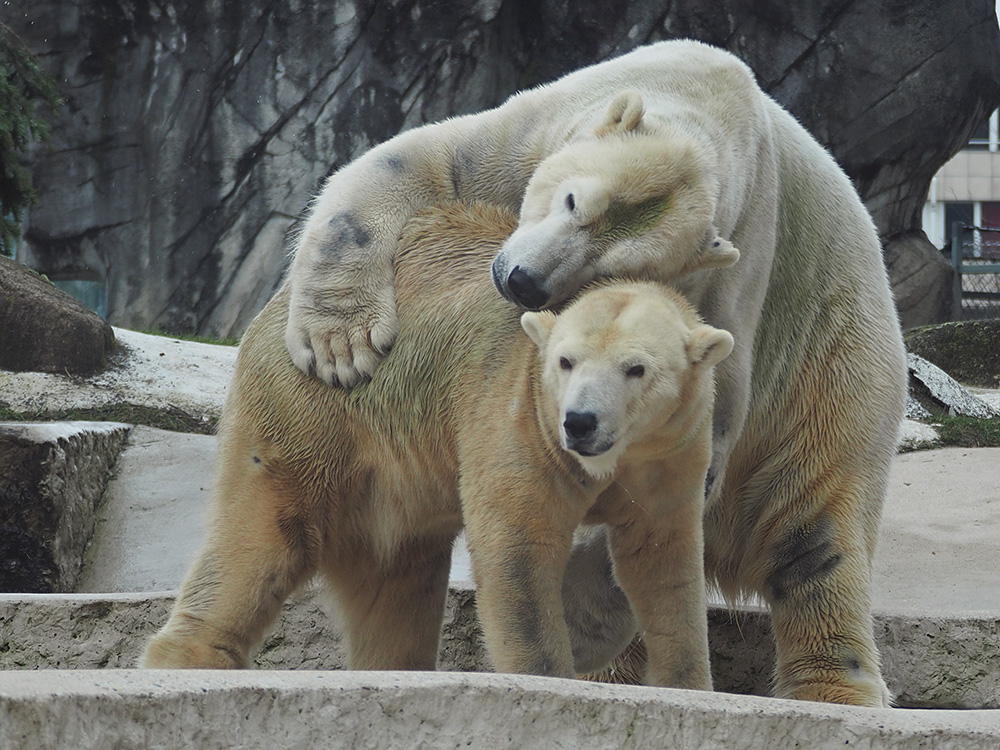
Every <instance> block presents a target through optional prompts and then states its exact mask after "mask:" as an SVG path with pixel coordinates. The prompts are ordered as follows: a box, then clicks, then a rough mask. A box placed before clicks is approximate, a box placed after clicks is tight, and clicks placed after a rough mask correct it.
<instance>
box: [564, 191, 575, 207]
mask: <svg viewBox="0 0 1000 750" xmlns="http://www.w3.org/2000/svg"><path fill="white" fill-rule="evenodd" d="M566 208H567V209H568V210H569V211H571V212H572V211H575V210H576V198H574V197H573V194H572V193H567V194H566Z"/></svg>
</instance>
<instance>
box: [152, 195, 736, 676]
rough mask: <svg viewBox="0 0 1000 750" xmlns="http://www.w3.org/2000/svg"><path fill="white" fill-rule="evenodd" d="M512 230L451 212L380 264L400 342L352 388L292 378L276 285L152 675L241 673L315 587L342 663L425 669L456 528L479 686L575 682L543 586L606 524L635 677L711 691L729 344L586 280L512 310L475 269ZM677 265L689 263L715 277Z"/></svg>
mask: <svg viewBox="0 0 1000 750" xmlns="http://www.w3.org/2000/svg"><path fill="white" fill-rule="evenodd" d="M513 226H514V225H513V218H512V216H510V215H509V214H504V213H502V212H498V211H496V210H492V209H485V208H482V207H471V208H470V207H464V206H461V205H458V204H450V205H448V206H446V207H444V208H440V209H436V210H434V211H431V212H428V213H427V214H425V215H422V216H420V217H418V218H416V219H414V220H413V221H412V222H411V223H410V225H409V229H408V230H407V231H406V233H405V235H404V238H403V240H402V250H401V253H400V254H399V256H398V258H397V269H396V277H397V297H398V300H399V311H400V322H401V325H402V333H401V335H400V338H399V341H398V343H397V346H396V349H395V351H394V352H393V353H392V355H391V356H390V357H389V358H388V359H387V360H386V361H385V363H384V364H383V366H382V367H380V368H379V370H378V371H377V372H376V374H375V377H374V379H373V380H372V381H371V382H370V383H368V384H366V385H364V386H359V387H358V388H356V389H354V390H351V391H344V390H340V389H332V388H329V387H327V386H326V385H325V384H322V383H320V382H319V381H317V380H315V379H312V378H308V377H306V376H304V375H303V374H302V373H301V372H300V371H298V370H297V369H295V367H294V366H293V365H292V364H291V362H289V361H288V359H287V355H286V354H285V352H284V346H283V337H282V332H283V330H284V326H285V320H286V317H287V314H288V296H289V295H288V288H287V287H285V288H283V289H282V290H280V291H279V292H278V294H277V296H276V297H275V298H274V300H272V302H271V303H270V304H269V305H268V306H267V307H266V308H265V310H264V311H263V312H262V313H261V314H260V316H259V317H258V318H257V319H256V320H255V321H254V323H253V325H252V326H251V327H250V329H249V331H248V332H247V334H246V337H245V338H244V340H243V343H242V345H241V347H240V353H239V357H238V361H237V372H236V375H235V379H234V381H233V383H232V386H231V390H230V395H229V398H228V401H227V404H226V409H225V413H224V417H223V422H222V426H221V430H220V446H219V451H220V453H219V464H218V472H217V478H216V483H215V488H214V492H213V498H212V503H213V505H212V514H213V515H212V525H211V531H210V534H209V538H208V541H207V543H206V545H205V547H204V549H203V550H202V552H201V554H200V556H199V557H198V559H197V561H196V562H195V564H194V565H193V567H192V570H191V572H190V573H189V575H188V577H187V579H186V581H185V583H184V586H183V590H182V592H181V595H180V597H179V599H178V601H177V603H176V605H175V607H174V610H173V613H172V614H171V616H170V619H169V621H168V623H167V624H166V625H165V626H164V627H163V628H162V630H161V631H160V632H159V633H158V634H157V635H156V636H154V638H153V639H152V640H151V642H150V643H149V645H148V648H147V650H146V652H145V654H144V656H143V659H142V663H143V665H144V666H147V667H234V666H245V665H246V664H247V662H248V659H249V655H250V651H251V649H252V648H253V647H254V646H255V644H256V643H257V642H258V641H259V640H260V638H261V636H262V633H263V630H264V628H265V627H266V626H267V624H268V623H269V622H270V621H271V620H272V619H273V618H274V616H275V615H276V613H277V611H278V608H279V607H280V605H281V603H282V602H283V601H284V599H285V598H286V597H287V596H288V594H289V593H290V592H291V590H292V589H294V588H295V587H296V586H297V585H298V584H300V583H301V582H302V581H303V580H304V579H306V578H307V577H309V576H311V575H312V574H313V573H315V572H317V571H318V572H321V573H322V574H324V575H325V577H326V579H327V580H328V581H329V583H330V585H331V587H332V589H333V591H334V593H335V594H336V596H337V597H338V598H339V600H340V604H341V608H342V611H343V613H344V615H345V623H346V630H347V638H348V642H349V653H350V666H351V667H353V668H366V669H377V668H383V669H410V668H425V669H431V668H433V667H434V665H435V661H436V657H437V649H438V637H439V630H440V626H441V620H442V616H443V607H444V596H445V591H446V587H447V576H448V569H449V559H450V553H451V544H452V541H453V539H454V537H455V535H456V534H457V533H458V531H459V530H460V529H461V528H462V526H463V524H464V525H465V527H466V533H467V536H468V545H469V549H470V552H471V555H472V561H473V571H474V574H475V577H476V582H477V585H478V591H477V603H478V608H479V613H480V618H481V621H482V624H483V630H484V633H485V636H486V643H487V646H488V648H489V651H490V654H491V656H492V658H493V660H494V663H495V664H496V666H497V668H498V669H499V670H502V671H513V672H527V673H537V674H547V675H557V676H564V677H569V676H572V675H573V674H574V672H575V668H574V658H573V654H572V651H571V643H570V638H569V632H568V629H567V625H566V623H565V621H564V618H563V614H562V612H563V606H562V595H561V586H562V580H563V577H564V571H565V567H566V561H567V558H568V557H569V554H570V548H571V543H572V538H573V534H574V531H575V530H576V529H577V527H578V526H580V525H581V524H585V525H586V524H590V525H593V524H605V525H606V526H607V528H608V530H609V531H608V535H609V542H608V544H609V547H610V551H611V554H612V555H613V558H614V564H615V569H616V571H617V575H618V580H620V582H621V585H622V586H623V587H624V590H625V591H626V592H627V593H628V598H629V600H630V601H631V602H632V607H633V609H634V611H635V615H636V617H637V618H638V622H639V624H640V627H641V628H642V629H643V632H644V633H645V639H646V643H647V646H648V650H649V654H650V675H649V677H650V680H651V681H652V682H653V683H655V684H659V685H672V686H678V687H690V688H700V689H710V688H711V676H710V671H709V660H708V640H707V624H706V619H705V581H704V567H703V543H702V525H701V518H702V513H703V508H704V498H703V488H704V482H705V477H706V473H707V471H708V464H709V461H710V459H711V412H712V402H713V398H714V383H713V375H712V373H713V366H714V365H715V364H716V363H718V362H719V361H721V360H722V359H723V358H725V357H726V356H727V355H728V353H729V352H730V351H731V349H732V346H733V340H732V336H730V334H729V333H727V332H725V331H720V330H717V329H715V328H712V327H710V326H707V325H705V324H703V323H702V322H701V320H700V319H699V318H698V316H697V315H696V314H695V312H694V310H693V308H691V307H690V305H688V304H687V303H686V301H684V300H683V298H682V297H680V295H678V294H677V293H676V292H673V291H672V290H670V289H668V288H666V287H664V286H662V285H659V284H654V283H649V282H643V283H640V282H624V281H616V282H605V283H602V284H598V285H596V286H594V287H592V288H589V289H588V290H586V291H584V292H583V293H582V294H581V296H580V297H579V298H578V299H577V300H576V301H574V302H573V303H572V304H570V305H569V306H568V307H567V308H566V309H565V310H564V311H562V312H561V313H560V314H559V315H558V316H557V315H555V314H554V313H552V312H539V313H534V312H528V313H524V315H523V316H520V323H521V326H522V327H523V330H524V331H525V332H526V333H527V334H528V335H527V336H525V335H524V334H523V333H522V332H521V330H520V329H519V328H518V318H519V315H518V313H517V312H516V310H515V309H514V308H513V307H512V306H510V305H508V304H507V303H505V302H504V301H503V300H502V299H501V298H500V297H499V296H498V295H497V294H496V292H495V290H494V289H493V288H492V286H491V285H490V281H489V265H490V262H491V260H492V258H493V257H494V255H495V254H496V252H497V250H498V249H499V245H500V242H501V240H502V239H503V237H505V236H506V235H507V234H509V232H510V231H511V230H512V229H513ZM736 257H737V254H736V253H734V252H733V251H732V250H731V249H728V248H723V249H719V248H707V249H702V248H694V249H693V255H692V258H691V262H690V265H691V267H692V268H696V267H697V265H698V264H699V263H705V264H707V265H711V266H718V265H722V264H724V263H732V262H734V261H735V260H736Z"/></svg>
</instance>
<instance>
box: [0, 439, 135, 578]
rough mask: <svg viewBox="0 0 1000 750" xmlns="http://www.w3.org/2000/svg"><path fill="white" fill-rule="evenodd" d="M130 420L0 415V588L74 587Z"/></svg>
mask: <svg viewBox="0 0 1000 750" xmlns="http://www.w3.org/2000/svg"><path fill="white" fill-rule="evenodd" d="M128 431H129V427H128V426H127V425H121V424H112V423H103V422H101V423H99V422H74V423H71V424H58V423H53V424H16V423H10V422H8V423H0V591H9V592H39V593H48V592H56V591H59V592H63V591H73V590H74V587H75V585H76V579H77V577H78V576H79V575H80V569H81V567H82V564H83V551H84V548H85V547H86V546H87V543H88V542H89V541H90V537H91V535H92V534H93V532H94V523H95V520H94V516H95V513H94V511H95V508H96V507H97V504H98V503H99V502H100V500H101V497H102V495H103V493H104V487H105V485H106V484H107V481H108V477H109V476H110V474H111V469H112V467H113V466H114V465H115V461H116V460H117V459H118V454H119V452H120V451H121V449H122V447H123V446H124V444H125V439H126V437H127V436H128Z"/></svg>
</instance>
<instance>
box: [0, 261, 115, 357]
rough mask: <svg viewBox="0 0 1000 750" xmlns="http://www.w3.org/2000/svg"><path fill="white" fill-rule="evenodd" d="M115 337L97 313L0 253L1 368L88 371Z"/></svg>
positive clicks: (108, 347)
mask: <svg viewBox="0 0 1000 750" xmlns="http://www.w3.org/2000/svg"><path fill="white" fill-rule="evenodd" d="M114 343H115V334H114V331H112V330H111V326H109V325H108V324H107V323H106V322H105V321H104V320H103V319H102V318H101V317H100V316H99V315H98V314H97V313H95V312H93V311H92V310H89V309H88V308H86V307H84V306H83V305H82V304H80V303H79V302H77V301H76V300H75V299H73V298H72V297H70V296H69V295H68V294H66V293H65V292H62V291H60V290H59V289H56V288H55V287H54V286H52V284H50V283H48V282H47V281H45V280H44V279H42V278H40V277H39V276H38V275H37V274H35V273H33V272H32V271H30V270H28V269H27V268H25V267H24V266H22V265H21V264H20V263H15V262H14V261H12V260H9V259H8V258H3V257H0V368H3V369H5V370H15V371H17V372H24V371H33V372H66V373H72V374H75V375H88V374H90V373H92V372H94V371H95V370H98V369H100V368H101V367H102V366H103V365H104V364H105V362H106V360H107V356H108V354H110V352H111V349H112V347H113V346H114Z"/></svg>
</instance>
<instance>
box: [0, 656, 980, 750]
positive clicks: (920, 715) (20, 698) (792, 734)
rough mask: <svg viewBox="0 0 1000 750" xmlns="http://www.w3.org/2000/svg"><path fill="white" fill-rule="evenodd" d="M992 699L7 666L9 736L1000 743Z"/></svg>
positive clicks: (528, 744) (97, 740)
mask: <svg viewBox="0 0 1000 750" xmlns="http://www.w3.org/2000/svg"><path fill="white" fill-rule="evenodd" d="M996 714H997V712H991V711H961V712H959V711H893V710H887V709H861V708H849V707H843V706H831V705H822V704H815V703H802V702H795V701H784V700H775V699H765V698H754V697H749V696H732V695H720V694H708V693H697V692H693V691H683V690H667V689H663V688H641V687H623V686H616V685H598V684H592V683H582V682H575V681H569V680H557V679H548V678H543V677H524V676H512V675H487V674H480V675H470V674H447V673H435V674H417V673H403V672H367V673H365V672H333V673H331V672H254V673H219V672H180V671H151V672H122V671H115V670H106V671H101V672H87V671H78V672H34V673H11V672H7V673H0V750H22V748H26V747H72V748H75V749H78V750H87V749H89V748H95V749H96V748H101V749H102V750H103V748H109V747H121V748H125V747H134V748H144V750H154V749H156V748H178V747H197V748H200V750H210V749H211V748H231V747H240V748H247V749H251V748H265V749H266V750H273V748H275V747H295V748H299V749H301V750H305V749H307V748H324V749H325V750H336V749H337V748H345V750H346V749H348V748H351V749H353V748H379V749H380V750H393V749H394V748H413V747H433V748H488V749H489V750H498V749H499V748H522V749H530V748H544V750H559V749H560V748H565V749H566V750H570V749H573V750H576V748H583V747H595V748H597V747H600V748H647V747H671V748H678V749H679V750H685V749H687V748H691V749H692V750H695V749H698V750H700V749H702V748H793V747H800V748H813V749H815V750H823V749H824V748H835V747H836V748H844V747H848V748H849V747H860V748H866V749H867V750H881V749H882V748H886V749H888V748H892V750H910V749H911V748H912V749H913V750H916V749H917V748H924V749H926V748H934V750H950V749H952V748H956V749H957V748H962V750H996V748H997V747H1000V721H998V720H997V715H996Z"/></svg>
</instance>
